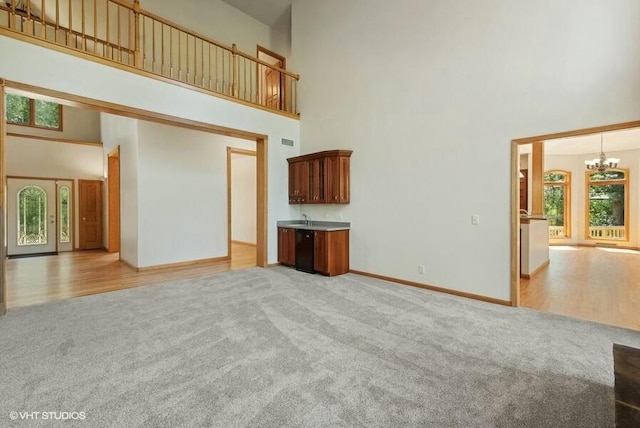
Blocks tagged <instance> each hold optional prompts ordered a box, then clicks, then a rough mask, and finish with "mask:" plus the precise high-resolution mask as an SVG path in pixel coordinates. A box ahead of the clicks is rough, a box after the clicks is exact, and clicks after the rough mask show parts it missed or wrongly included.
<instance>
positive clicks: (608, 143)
mask: <svg viewBox="0 0 640 428" xmlns="http://www.w3.org/2000/svg"><path fill="white" fill-rule="evenodd" d="M602 144H603V149H604V152H605V153H606V154H609V152H616V151H620V150H638V149H640V128H631V129H624V130H621V131H612V132H605V133H603V134H602ZM520 153H531V145H530V144H526V145H524V146H522V147H521V148H520ZM544 153H545V155H581V154H592V153H596V154H597V153H600V134H590V135H582V136H580V137H571V138H558V139H555V140H547V141H545V142H544Z"/></svg>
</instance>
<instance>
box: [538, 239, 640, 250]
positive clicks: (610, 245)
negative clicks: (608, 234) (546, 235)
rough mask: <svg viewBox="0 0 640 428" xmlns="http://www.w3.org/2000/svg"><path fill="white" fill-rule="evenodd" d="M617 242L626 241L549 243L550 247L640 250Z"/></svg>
mask: <svg viewBox="0 0 640 428" xmlns="http://www.w3.org/2000/svg"><path fill="white" fill-rule="evenodd" d="M617 242H624V241H610V242H606V243H605V242H593V243H579V244H578V243H574V244H571V243H568V242H553V243H549V246H550V247H584V248H611V249H614V250H633V251H640V247H631V246H628V245H617V244H616V243H617Z"/></svg>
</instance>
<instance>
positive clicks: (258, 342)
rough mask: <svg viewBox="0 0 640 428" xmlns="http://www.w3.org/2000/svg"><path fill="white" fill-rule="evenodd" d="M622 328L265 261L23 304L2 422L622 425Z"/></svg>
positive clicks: (9, 324) (0, 363) (639, 340)
mask: <svg viewBox="0 0 640 428" xmlns="http://www.w3.org/2000/svg"><path fill="white" fill-rule="evenodd" d="M614 342H618V343H623V344H626V345H629V346H635V347H640V333H638V332H634V331H630V330H624V329H618V328H613V327H607V326H603V325H598V324H593V323H588V322H583V321H577V320H572V319H568V318H564V317H560V316H555V315H549V314H542V313H537V312H533V311H529V310H526V309H513V308H507V307H501V306H497V305H491V304H486V303H483V302H477V301H473V300H467V299H462V298H456V297H453V296H448V295H444V294H439V293H434V292H429V291H425V290H420V289H415V288H411V287H407V286H403V285H398V284H393V283H388V282H384V281H379V280H375V279H370V278H364V277H361V276H358V275H353V274H348V275H343V276H340V277H335V278H325V277H321V276H318V275H308V274H304V273H300V272H297V271H295V270H293V269H288V268H283V267H278V268H273V269H259V268H254V269H247V270H242V271H235V272H229V273H223V274H218V275H214V276H210V277H205V278H199V279H189V280H181V281H173V282H169V283H165V284H159V285H152V286H145V287H140V288H135V289H129V290H123V291H117V292H112V293H107V294H102V295H95V296H88V297H82V298H76V299H70V300H66V301H60V302H54V303H49V304H44V305H40V306H32V307H27V308H22V309H17V310H13V311H10V312H9V313H8V314H7V315H6V316H5V317H3V318H1V319H0V367H1V373H0V426H2V427H6V426H16V427H25V426H47V427H51V426H58V425H59V426H65V427H68V426H92V427H98V426H118V427H119V426H127V427H135V426H147V427H165V426H166V427H178V426H180V427H185V426H213V427H243V426H259V427H285V426H310V427H340V426H345V427H346V426H349V427H352V426H353V427H372V426H385V427H407V426H421V427H425V426H428V427H444V426H446V427H607V426H612V425H613V420H614V408H613V389H612V386H613V362H612V350H611V348H612V344H613V343H614ZM11 411H18V412H33V411H57V412H61V411H68V412H72V411H76V412H80V411H82V412H85V414H86V419H85V420H84V421H82V422H77V423H75V422H69V421H67V422H65V423H59V424H58V423H57V422H53V423H52V421H50V420H46V421H42V420H40V421H33V420H31V421H29V422H26V421H21V420H18V421H15V422H12V421H11V420H10V418H9V412H11Z"/></svg>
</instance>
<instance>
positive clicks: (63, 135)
mask: <svg viewBox="0 0 640 428" xmlns="http://www.w3.org/2000/svg"><path fill="white" fill-rule="evenodd" d="M7 132H8V133H16V134H27V135H37V136H40V137H50V138H60V139H66V140H80V141H87V142H96V143H99V142H100V113H98V112H97V111H93V110H87V109H80V108H76V107H69V106H62V131H54V130H50V129H44V128H35V127H31V126H22V125H11V124H7Z"/></svg>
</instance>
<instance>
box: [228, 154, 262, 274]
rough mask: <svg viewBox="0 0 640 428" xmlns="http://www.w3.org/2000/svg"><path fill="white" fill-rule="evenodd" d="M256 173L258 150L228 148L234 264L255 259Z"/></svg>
mask: <svg viewBox="0 0 640 428" xmlns="http://www.w3.org/2000/svg"><path fill="white" fill-rule="evenodd" d="M256 174H257V171H256V152H255V150H247V149H239V148H236V147H227V218H228V226H227V233H228V237H227V239H228V242H229V249H230V251H231V253H230V254H231V262H232V264H234V265H236V264H237V265H245V264H247V263H251V261H252V260H255V255H256V224H257V216H256Z"/></svg>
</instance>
